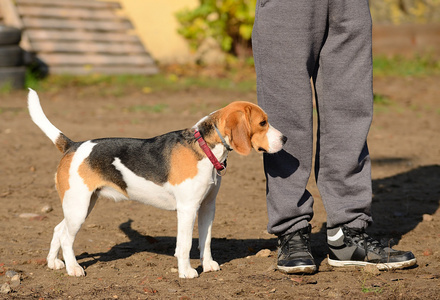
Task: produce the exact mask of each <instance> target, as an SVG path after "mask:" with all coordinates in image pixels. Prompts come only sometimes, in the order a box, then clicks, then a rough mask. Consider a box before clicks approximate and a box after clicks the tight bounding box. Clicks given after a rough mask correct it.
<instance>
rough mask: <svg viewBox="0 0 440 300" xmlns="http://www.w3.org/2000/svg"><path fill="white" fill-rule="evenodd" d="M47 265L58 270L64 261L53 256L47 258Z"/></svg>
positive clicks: (62, 266)
mask: <svg viewBox="0 0 440 300" xmlns="http://www.w3.org/2000/svg"><path fill="white" fill-rule="evenodd" d="M47 267H48V268H49V269H52V270H59V269H62V268H64V262H63V261H62V260H61V259H59V258H55V259H53V260H48V261H47Z"/></svg>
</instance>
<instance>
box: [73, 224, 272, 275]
mask: <svg viewBox="0 0 440 300" xmlns="http://www.w3.org/2000/svg"><path fill="white" fill-rule="evenodd" d="M132 223H133V220H131V219H129V220H128V221H127V222H124V223H122V224H120V225H119V229H120V230H121V231H122V232H123V233H124V234H125V235H126V236H127V237H128V238H129V239H130V241H128V242H124V243H120V244H117V245H114V246H113V247H112V248H111V249H110V250H109V251H107V252H100V253H87V252H86V253H82V254H80V255H78V256H77V257H76V258H77V259H78V261H79V263H80V264H81V266H83V267H84V268H85V269H87V268H88V267H90V266H92V265H94V264H96V263H98V262H108V261H116V260H119V259H125V258H128V257H130V256H132V255H134V254H136V253H141V252H150V253H156V254H160V255H168V256H174V251H175V248H176V237H171V236H155V237H152V236H148V235H142V234H141V233H139V232H138V231H136V230H134V229H133V228H132V226H131V225H132ZM275 248H276V239H273V238H272V239H246V240H238V239H226V238H213V239H212V243H211V250H212V253H213V257H214V259H215V260H216V261H217V262H218V263H219V264H223V263H226V262H229V261H231V260H233V259H237V258H243V257H247V256H249V255H254V254H255V253H257V252H258V251H259V250H261V249H271V250H275ZM190 257H191V259H196V258H198V257H199V250H198V239H193V240H192V247H191V252H190ZM81 260H85V261H83V262H81ZM199 271H200V270H199Z"/></svg>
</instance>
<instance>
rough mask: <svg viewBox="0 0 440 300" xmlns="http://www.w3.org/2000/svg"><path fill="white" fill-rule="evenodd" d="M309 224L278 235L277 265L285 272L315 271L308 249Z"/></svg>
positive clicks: (309, 272)
mask: <svg viewBox="0 0 440 300" xmlns="http://www.w3.org/2000/svg"><path fill="white" fill-rule="evenodd" d="M311 228H312V227H311V226H310V225H309V226H308V227H305V228H303V229H300V230H298V231H295V232H293V233H290V234H286V235H282V236H280V237H278V262H277V267H278V269H279V270H280V271H282V272H285V273H289V274H291V273H308V274H312V273H315V271H316V264H315V260H314V259H313V256H312V252H311V250H310V232H311Z"/></svg>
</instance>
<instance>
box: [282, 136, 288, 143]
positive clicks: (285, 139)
mask: <svg viewBox="0 0 440 300" xmlns="http://www.w3.org/2000/svg"><path fill="white" fill-rule="evenodd" d="M281 140H282V141H283V145H284V144H285V143H286V142H287V136H285V135H283V137H282V138H281Z"/></svg>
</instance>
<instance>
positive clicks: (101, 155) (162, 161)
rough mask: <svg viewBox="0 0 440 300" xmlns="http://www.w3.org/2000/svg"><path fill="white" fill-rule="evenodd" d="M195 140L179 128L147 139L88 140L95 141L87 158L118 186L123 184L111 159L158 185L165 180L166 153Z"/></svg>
mask: <svg viewBox="0 0 440 300" xmlns="http://www.w3.org/2000/svg"><path fill="white" fill-rule="evenodd" d="M194 141H195V138H194V136H193V135H192V134H191V133H190V131H189V130H179V131H174V132H170V133H166V134H164V135H160V136H157V137H154V138H151V139H135V138H103V139H96V140H92V141H91V142H93V143H96V145H95V146H94V147H93V151H92V153H91V154H90V156H89V157H88V158H87V162H88V164H89V165H90V166H91V168H92V169H95V170H97V171H98V172H99V173H100V174H102V176H103V177H104V179H106V180H109V181H111V182H113V183H115V184H116V185H118V186H119V187H120V188H121V189H123V190H126V188H127V185H126V183H125V182H124V180H123V177H122V174H121V173H120V172H119V171H118V170H117V169H116V167H115V166H114V165H113V162H114V160H115V158H119V159H120V160H121V163H122V164H123V165H124V166H126V167H127V168H128V169H130V170H131V171H132V172H133V173H135V174H136V175H137V176H140V177H143V178H145V179H146V180H149V181H152V182H154V183H156V184H159V185H162V184H164V183H165V182H167V181H168V176H169V172H170V154H171V151H172V149H173V147H175V145H176V144H182V145H186V146H188V145H189V144H190V143H193V142H194Z"/></svg>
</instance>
